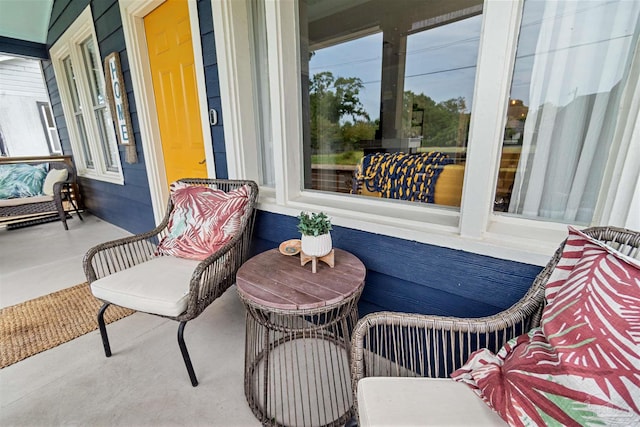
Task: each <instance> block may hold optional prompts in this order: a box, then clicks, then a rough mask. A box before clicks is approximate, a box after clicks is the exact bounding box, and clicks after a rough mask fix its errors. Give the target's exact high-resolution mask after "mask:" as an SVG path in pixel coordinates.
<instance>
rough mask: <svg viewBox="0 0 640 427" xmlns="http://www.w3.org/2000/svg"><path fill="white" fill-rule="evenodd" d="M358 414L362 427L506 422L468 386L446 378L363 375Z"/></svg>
mask: <svg viewBox="0 0 640 427" xmlns="http://www.w3.org/2000/svg"><path fill="white" fill-rule="evenodd" d="M358 416H359V417H360V424H359V425H360V426H361V427H374V426H375V427H382V426H397V427H401V426H496V425H498V426H503V425H506V423H505V422H504V421H503V420H502V418H500V416H499V415H498V414H497V413H496V412H494V411H493V410H491V408H489V406H488V405H487V404H486V403H484V402H483V401H482V399H480V397H478V396H477V395H476V394H475V393H474V392H473V390H471V389H470V388H469V386H467V385H466V384H462V383H458V382H455V381H453V380H450V379H447V378H398V377H368V378H364V379H362V380H360V381H359V382H358Z"/></svg>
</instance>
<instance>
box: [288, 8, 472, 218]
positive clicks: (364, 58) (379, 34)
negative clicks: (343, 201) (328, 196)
mask: <svg viewBox="0 0 640 427" xmlns="http://www.w3.org/2000/svg"><path fill="white" fill-rule="evenodd" d="M481 12H482V2H479V1H454V2H419V3H418V2H415V1H410V0H404V1H396V2H388V1H384V0H371V1H361V0H360V1H358V0H353V1H341V2H335V1H332V0H322V1H317V2H308V3H307V2H300V17H301V20H300V21H301V41H302V46H301V49H302V51H301V57H302V58H303V60H304V59H306V58H308V64H304V63H303V67H302V69H303V70H305V71H303V76H302V87H303V100H302V105H303V117H308V120H305V121H304V122H305V129H304V136H305V138H304V159H305V188H307V189H314V190H323V191H332V192H341V193H353V194H358V195H366V196H373V197H383V198H388V199H399V200H407V201H416V202H427V203H436V204H441V205H450V206H455V207H459V206H460V196H461V192H462V178H463V175H464V162H465V158H466V147H467V140H468V128H469V118H470V111H471V105H472V102H473V88H474V81H475V72H476V62H477V52H478V46H479V40H480V27H481V16H480V14H481ZM305 24H306V25H305ZM306 65H308V68H307V67H306ZM307 70H308V71H307Z"/></svg>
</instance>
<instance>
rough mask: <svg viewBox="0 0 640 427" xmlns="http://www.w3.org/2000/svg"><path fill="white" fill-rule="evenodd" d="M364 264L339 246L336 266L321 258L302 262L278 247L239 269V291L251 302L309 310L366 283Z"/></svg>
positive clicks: (284, 308)
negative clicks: (315, 266) (313, 262)
mask: <svg viewBox="0 0 640 427" xmlns="http://www.w3.org/2000/svg"><path fill="white" fill-rule="evenodd" d="M365 274H366V270H365V267H364V264H362V262H361V261H360V260H359V259H358V258H356V257H355V256H354V255H352V254H350V253H349V252H346V251H343V250H341V249H335V266H334V268H331V267H329V266H328V265H326V264H324V263H323V262H320V261H318V272H317V273H315V274H314V273H312V272H311V264H310V263H309V264H307V265H305V266H301V265H300V256H299V255H293V256H288V255H283V254H281V253H280V251H279V250H278V249H272V250H269V251H266V252H263V253H261V254H258V255H256V256H254V257H253V258H251V259H250V260H248V261H247V262H245V263H244V264H243V265H242V267H240V269H239V270H238V274H237V275H236V283H237V287H238V292H239V293H240V294H241V295H242V296H243V297H244V298H245V299H248V300H249V301H253V302H255V303H257V304H259V305H261V306H266V307H271V308H276V309H281V310H308V309H314V308H320V307H324V306H327V305H331V304H335V303H338V302H340V301H342V300H344V299H345V298H348V297H349V296H351V295H353V294H354V292H356V291H358V290H359V289H360V288H361V287H362V286H363V285H364V277H365Z"/></svg>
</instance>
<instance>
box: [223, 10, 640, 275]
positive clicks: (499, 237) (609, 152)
mask: <svg viewBox="0 0 640 427" xmlns="http://www.w3.org/2000/svg"><path fill="white" fill-rule="evenodd" d="M529 2H530V0H517V1H511V2H505V1H500V0H486V1H484V2H482V3H481V2H476V1H473V0H470V1H464V2H463V1H460V2H458V1H455V2H428V1H425V2H411V1H407V2H404V1H403V2H400V1H398V2H387V1H380V0H351V1H348V2H347V1H341V2H335V1H331V0H317V1H305V0H299V1H297V2H265V3H264V8H265V9H264V17H263V18H262V19H264V26H265V28H266V30H265V31H264V32H263V33H261V34H265V35H266V39H267V46H266V49H264V47H263V48H262V51H261V52H262V53H261V55H266V57H267V58H266V60H265V58H264V57H262V58H258V61H259V63H260V64H264V65H266V67H265V68H266V69H263V71H262V72H263V74H262V76H261V78H262V79H263V80H261V81H259V79H257V78H255V77H254V80H253V81H251V82H250V83H251V84H249V82H248V81H246V79H242V80H239V79H237V78H234V72H235V70H240V69H243V67H244V66H246V67H252V66H255V63H252V61H250V60H249V59H247V55H244V54H243V52H246V51H247V50H251V49H253V51H252V52H253V54H255V52H256V47H255V46H251V45H249V44H243V39H242V37H241V35H242V34H247V33H250V31H249V29H248V28H246V26H247V25H248V24H247V23H246V22H245V21H243V20H242V19H240V18H235V17H236V16H238V17H241V16H246V13H245V14H244V15H243V12H245V11H243V10H239V9H241V5H242V2H232V6H230V8H229V9H226V8H223V7H221V6H220V5H218V3H213V7H214V13H213V14H214V20H215V25H216V46H217V48H218V53H219V56H218V60H219V64H220V66H221V67H222V71H224V72H221V74H220V76H221V89H222V90H228V92H226V93H225V94H226V96H225V97H224V98H223V108H225V105H224V102H231V103H232V106H236V108H235V109H233V111H242V112H243V113H245V115H242V117H237V123H236V124H235V126H236V127H237V128H238V129H242V131H243V132H245V133H246V134H247V135H248V134H250V133H249V132H247V130H251V129H247V128H244V127H242V126H246V124H247V123H257V121H258V120H260V117H262V119H264V120H266V121H267V124H268V126H266V127H265V126H263V127H262V129H268V132H267V135H262V134H260V132H256V134H255V138H247V137H246V136H244V135H243V134H241V133H240V132H229V133H227V132H226V128H225V137H227V136H228V138H226V142H227V144H228V145H229V146H230V147H232V149H233V152H231V149H229V150H228V153H230V156H229V158H230V164H231V165H233V166H234V167H235V168H236V170H237V171H240V172H242V175H239V176H243V177H247V178H252V179H256V180H258V181H261V182H264V180H263V179H261V178H260V177H259V174H260V173H261V172H260V167H261V166H260V165H259V162H260V159H256V158H254V153H255V152H256V151H260V149H261V144H262V149H263V150H266V151H268V150H272V152H271V153H270V155H271V156H272V157H271V158H272V159H273V165H272V166H270V167H272V168H273V169H272V170H273V176H274V180H273V182H274V188H273V189H266V190H268V191H261V209H263V210H266V211H271V212H276V213H281V214H287V215H292V216H294V215H297V214H299V212H300V210H313V211H319V210H323V211H325V212H327V213H328V214H329V215H330V216H331V217H332V218H333V219H334V223H335V224H336V225H340V226H346V227H350V228H354V229H358V230H363V231H367V232H372V233H379V234H384V235H389V236H394V237H399V238H403V239H409V240H415V241H419V242H423V243H430V244H435V245H440V246H446V247H451V248H455V249H462V250H466V251H471V252H475V253H480V254H484V255H489V256H495V257H500V258H504V259H511V260H515V261H520V262H526V263H535V264H540V265H543V264H544V263H546V262H547V261H548V259H549V256H550V255H551V254H552V253H553V251H554V250H555V248H557V245H558V243H559V242H560V241H561V240H562V239H563V238H564V237H565V236H566V223H567V222H569V223H575V224H593V225H597V224H611V225H617V226H623V227H629V228H637V227H640V223H639V222H638V221H640V215H638V208H636V207H635V206H636V205H638V206H640V205H639V204H638V203H637V200H638V194H640V187H639V186H640V181H638V170H640V152H638V151H639V150H640V146H639V145H638V144H637V138H638V135H640V120H638V117H639V112H640V102H638V101H637V100H638V99H640V79H639V76H640V55H639V54H638V52H640V47H639V45H638V36H639V33H640V31H639V30H638V28H636V27H634V28H632V29H631V30H630V31H631V33H633V36H632V38H631V39H629V40H630V41H628V44H627V47H626V49H627V50H626V51H624V49H623V50H620V49H618V50H616V51H611V52H608V50H607V49H604V52H605V53H607V52H608V54H609V55H611V58H612V59H613V57H615V58H617V59H618V60H619V61H621V62H619V61H601V60H599V59H598V57H591V58H590V59H589V58H588V57H586V58H585V60H586V62H581V63H579V64H575V65H576V67H575V69H574V71H575V70H577V69H582V70H584V71H587V70H590V69H592V68H599V69H600V70H601V71H602V75H607V76H614V75H616V74H617V75H618V76H620V79H619V80H615V81H619V82H620V83H619V84H618V85H619V86H620V88H621V90H620V91H619V94H618V95H617V96H618V99H617V102H618V106H617V107H611V108H612V109H611V111H615V112H616V113H617V116H616V117H614V116H607V117H611V119H612V120H613V123H611V125H612V126H613V127H614V129H613V130H612V131H611V132H613V135H612V136H611V137H610V142H609V143H608V144H607V146H608V148H605V151H606V155H605V156H601V155H600V154H599V153H598V154H597V156H596V157H598V158H600V157H603V158H604V163H603V164H600V166H599V167H602V168H603V170H604V172H599V173H598V174H595V175H594V176H593V177H592V178H590V179H592V182H591V183H595V185H594V186H592V187H589V188H591V189H592V191H591V193H593V194H592V196H595V202H593V201H592V202H591V206H592V207H591V208H590V209H591V211H592V213H591V214H590V215H592V216H591V219H588V220H584V222H583V221H582V220H580V219H577V218H576V219H571V220H564V219H558V218H555V217H552V216H540V215H538V214H535V215H529V214H523V213H518V212H516V211H514V212H509V205H510V204H511V199H513V196H512V193H513V192H514V183H515V182H516V181H517V178H516V173H517V171H518V170H520V173H523V172H522V171H525V170H527V169H524V168H523V167H521V166H520V158H521V156H520V155H519V154H518V158H517V159H514V157H513V156H514V155H513V152H514V151H515V152H518V153H519V152H520V151H522V150H523V148H522V147H524V145H525V141H526V138H527V136H526V134H525V132H526V131H525V127H526V126H527V123H529V122H530V121H531V120H530V119H531V112H530V109H531V105H532V103H531V101H530V100H529V98H528V97H524V96H521V95H518V94H517V93H518V90H519V91H520V93H521V92H522V91H523V88H524V91H525V92H527V93H528V92H529V91H530V90H531V88H535V87H537V86H536V84H535V83H534V84H530V82H531V81H533V77H532V76H533V75H534V74H535V73H534V72H532V71H531V70H533V69H534V68H532V65H533V63H534V62H535V61H537V56H538V53H539V51H536V49H535V46H536V44H537V38H538V34H540V33H542V32H543V31H544V32H547V31H551V34H558V32H557V31H559V30H558V29H557V28H555V29H554V28H546V29H544V30H542V29H541V25H540V22H538V23H537V24H536V23H535V22H536V18H535V15H531V14H530V13H531V12H530V11H529V8H530V7H532V6H539V7H543V8H544V7H546V6H548V4H555V3H565V2H553V1H549V2H547V1H531V3H533V5H530V4H528V3H529ZM566 3H573V4H574V5H575V4H578V5H580V4H582V3H585V4H587V5H592V6H593V5H604V6H603V7H604V8H605V9H607V13H609V12H611V10H617V14H616V16H624V15H629V16H628V19H629V22H632V21H633V20H634V19H637V15H633V12H631V11H630V10H626V11H623V9H620V8H619V7H618V6H619V5H620V4H624V3H629V2H625V1H614V2H610V1H604V0H603V1H594V2H566ZM390 5H391V6H390ZM439 7H443V8H446V9H438V8H439ZM236 9H238V10H236ZM391 9H393V10H391ZM395 9H400V10H395ZM401 10H410V11H411V13H409V14H408V16H409V17H410V18H411V19H406V20H405V21H402V22H404V24H403V25H405V27H404V28H405V31H402V30H401V29H400V28H401V27H398V30H395V29H394V28H395V27H393V28H391V30H387V33H386V35H385V28H386V26H387V25H390V24H389V22H388V21H389V19H390V17H392V16H394V14H401V13H402V12H401ZM380 11H382V12H383V13H382V14H380V13H379V12H380ZM567 13H568V11H567ZM376 14H377V16H379V18H377V21H376V19H374V18H372V16H374V15H376ZM603 15H606V14H603ZM563 16H564V15H563ZM311 17H313V18H311ZM329 17H333V19H330V18H329ZM254 19H255V16H254ZM537 20H538V21H539V20H540V15H538V19H537ZM576 20H579V19H577V18H576ZM407 22H408V24H407ZM529 24H534V25H529ZM398 25H400V23H399V24H398ZM536 25H537V27H538V28H537V29H535V27H536ZM564 25H568V23H565V24H564ZM568 26H569V27H570V25H568ZM255 28H256V27H255V24H254V27H253V29H255ZM609 28H616V31H618V33H616V34H622V33H621V31H623V30H622V27H618V26H617V24H616V25H609ZM534 29H535V31H533V30H534ZM394 31H396V33H395V35H393V36H392V34H394V33H393V32H394ZM478 31H479V33H478ZM626 34H630V32H629V30H627V33H626ZM385 37H390V38H389V39H386V38H385ZM606 39H611V42H612V43H617V42H616V40H617V36H615V35H610V36H607V37H606V38H605V41H606ZM527 40H528V42H526V41H527ZM386 42H388V43H391V42H394V43H396V44H397V46H395V47H394V49H396V50H395V51H393V50H391V51H389V52H387V53H388V54H396V53H397V54H398V55H396V56H397V58H395V59H393V61H395V62H393V61H392V60H391V59H388V58H387V59H386V60H385V52H386V50H385V49H387V50H388V49H391V47H389V46H386V44H385V43H386ZM525 42H526V43H528V45H527V46H525ZM388 43H387V44H388ZM385 46H386V47H385ZM527 47H528V50H527V49H526V48H527ZM265 50H266V51H265ZM345 51H347V52H350V53H347V54H345ZM376 51H377V52H378V55H376V54H375V52H376ZM623 51H624V52H626V53H625V54H623ZM632 52H634V53H632ZM438 54H447V55H448V56H449V58H448V60H449V61H452V62H450V63H449V64H448V65H446V66H444V65H443V66H438V65H440V63H442V62H443V60H440V59H438ZM625 55H626V56H625ZM401 57H402V58H401ZM620 58H623V59H620ZM329 59H336V60H335V61H333V60H332V61H330V60H329ZM385 61H387V62H385ZM527 61H528V62H529V63H530V64H529V66H528V68H527V66H526V62H527ZM227 64H229V65H227ZM360 64H365V66H362V67H360V66H359V65H360ZM556 65H557V64H556ZM578 65H579V66H580V67H577V66H578ZM225 67H226V68H225ZM394 67H395V69H394ZM527 69H528V70H529V71H527V72H525V73H523V72H521V70H525V71H526V70H527ZM554 70H558V68H557V67H555V66H554ZM568 70H570V69H568ZM328 73H331V74H332V76H330V75H329V74H328ZM458 73H459V74H458ZM572 73H573V72H562V73H559V74H560V75H561V76H562V78H564V79H566V80H567V81H571V80H572V79H575V78H576V77H575V75H574V74H572ZM422 74H424V75H422ZM314 76H316V78H315V80H314ZM523 76H524V77H523ZM339 77H342V78H343V79H344V80H342V81H340V82H339V85H338V87H337V88H336V82H337V81H338V78H339ZM439 78H443V79H444V80H443V81H439V80H436V79H439ZM347 79H351V80H348V81H347ZM386 79H389V82H386ZM525 80H526V81H527V86H522V85H521V83H522V82H524V81H525ZM549 81H551V80H549ZM265 82H267V83H268V87H267V88H265V87H261V86H262V85H264V84H265ZM376 82H377V83H376ZM376 84H378V85H379V87H377V86H376ZM554 84H556V83H554ZM614 84H615V83H614ZM340 85H342V87H340ZM543 87H544V86H543ZM623 87H624V89H622V88H623ZM344 88H347V89H349V88H350V89H351V92H350V94H351V95H353V94H356V95H357V100H358V101H359V102H360V103H359V104H358V103H353V102H351V103H349V102H343V103H342V104H343V105H342V107H341V108H335V105H334V106H332V102H333V100H335V99H343V101H344V100H346V101H353V100H354V99H355V98H354V97H349V96H345V95H348V93H347V91H345V90H343V89H344ZM383 88H386V89H383ZM353 89H357V93H356V92H355V90H353ZM442 89H445V90H447V91H448V92H446V93H445V94H444V95H442V98H440V97H439V96H438V95H436V94H437V92H438V91H439V90H442ZM609 89H611V87H609V88H608V89H607V90H609ZM264 90H266V91H267V92H268V96H267V98H268V99H267V100H264V99H262V100H261V101H260V103H261V105H262V108H267V109H268V111H267V112H266V113H267V114H264V115H261V114H258V113H257V112H254V111H251V110H252V108H254V107H255V105H256V104H254V102H255V100H256V99H258V98H260V96H261V95H260V94H261V93H263V94H264V92H263V91H264ZM609 91H610V90H609ZM408 92H411V93H408ZM597 93H598V94H599V93H600V92H597ZM419 94H425V99H424V100H423V99H422V98H421V97H420V96H418V95H419ZM340 96H342V97H343V98H340ZM427 96H428V97H429V98H431V99H432V100H433V101H434V103H429V104H428V103H427V102H425V101H426V97H427ZM312 97H315V98H316V99H313V100H312ZM458 98H464V101H465V102H464V106H463V105H462V104H461V103H455V102H454V103H453V105H450V106H451V107H453V108H450V109H446V108H442V109H440V110H437V109H436V110H435V112H445V111H446V114H441V115H438V114H435V112H434V110H429V108H428V107H429V106H431V107H433V106H434V105H437V104H438V103H439V102H442V101H447V100H451V99H453V100H457V99H458ZM594 99H595V98H594ZM226 100H230V101H226ZM247 100H250V101H247ZM296 100H297V101H298V102H296ZM243 103H244V104H243ZM376 103H378V108H376V107H375V104H376ZM592 103H593V102H592V100H590V101H589V102H587V105H588V106H589V105H591V104H592ZM542 104H544V102H543V103H542ZM542 104H541V105H542ZM238 105H244V106H246V108H244V109H240V108H237V106H238ZM351 107H354V108H352V109H350V108H351ZM585 111H587V113H586V114H588V116H589V118H590V120H587V121H586V122H592V121H593V120H592V119H594V118H595V117H596V115H594V114H593V111H592V110H589V109H587V110H585ZM249 112H250V113H249ZM340 113H343V114H340ZM352 113H353V114H352ZM361 113H366V114H361ZM523 114H524V116H523ZM367 116H368V117H367ZM314 117H315V119H314ZM442 117H444V119H442V120H438V119H439V118H442ZM454 118H455V120H454ZM314 120H315V121H314ZM385 120H386V121H385ZM572 120H573V119H572ZM389 122H392V123H393V127H391V128H389V129H387V128H385V126H387V124H389ZM454 122H455V126H454ZM586 122H584V121H583V123H586ZM228 123H229V122H227V124H228ZM347 123H350V124H351V126H346V125H347ZM536 123H539V120H536V121H535V123H530V124H529V125H528V126H532V125H535V124H536ZM577 123H578V122H577V121H576V127H579V126H578V125H577ZM430 124H432V125H433V124H436V126H431V127H430ZM356 125H357V126H356ZM241 127H242V128H241ZM353 128H359V131H360V133H357V132H356V133H355V135H356V137H355V138H351V139H350V137H351V136H353V135H354V133H349V132H346V130H349V131H352V130H354V129H353ZM234 129H235V128H234ZM531 129H535V128H531ZM540 130H541V129H537V130H534V132H538V133H539V132H540ZM440 131H441V132H440ZM251 135H252V136H253V135H254V134H251ZM372 135H373V136H372ZM243 136H244V137H243ZM420 136H422V138H420ZM254 140H255V147H254V146H253V145H252V144H254ZM266 141H269V143H270V144H271V146H270V147H269V148H267V145H266V144H265V142H266ZM429 141H433V144H431V145H430V144H429ZM383 144H384V145H383ZM603 146H604V145H603ZM345 148H349V149H348V150H347V149H345ZM365 148H366V149H369V148H371V149H372V150H378V151H382V149H387V150H390V154H393V153H399V152H403V153H404V152H407V153H410V154H418V153H422V152H423V151H424V150H426V151H428V150H429V149H430V148H438V149H439V150H441V151H445V153H446V154H447V156H448V157H449V158H450V159H451V160H452V161H453V164H455V165H457V166H458V167H460V168H462V170H463V177H462V180H463V181H462V182H463V185H462V189H461V197H460V199H459V200H458V201H455V202H453V203H452V204H449V205H447V204H446V203H438V202H437V201H434V203H423V202H422V201H418V202H412V201H407V200H402V199H401V198H398V199H394V198H386V199H385V198H380V197H371V195H366V194H351V191H352V190H351V188H352V184H353V180H352V176H353V175H352V174H353V170H354V168H355V167H357V162H359V161H360V159H361V158H362V157H364V155H365V153H364V152H365ZM599 149H600V148H599ZM323 150H324V151H323ZM340 151H341V152H342V153H341V154H345V153H347V152H348V151H352V152H356V154H355V155H344V156H341V155H339V152H340ZM360 151H361V153H360ZM503 153H504V154H503ZM510 155H511V156H512V157H510ZM338 158H341V160H340V161H343V159H344V162H345V164H339V163H340V161H339V160H338ZM528 164H529V165H531V164H534V165H535V164H539V161H538V162H534V163H528ZM543 164H544V162H543ZM236 165H237V166H236ZM262 167H264V164H263V165H262ZM529 169H531V168H529ZM339 174H341V175H340V177H338V175H339ZM509 174H510V176H509ZM441 176H442V175H441ZM318 177H320V178H323V177H328V178H329V179H324V178H323V179H318ZM591 183H589V184H588V185H591ZM350 185H351V187H350ZM263 188H264V187H263ZM263 188H261V190H262V189H263ZM457 188H458V190H457V191H460V190H459V188H460V186H459V185H458V187H457ZM522 189H523V190H525V193H526V192H527V189H526V188H525V187H524V186H523V187H522ZM519 191H520V190H519ZM453 193H454V191H453V190H452V189H451V187H449V194H453ZM376 196H377V195H376ZM590 197H591V196H590Z"/></svg>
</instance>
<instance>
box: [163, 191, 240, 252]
mask: <svg viewBox="0 0 640 427" xmlns="http://www.w3.org/2000/svg"><path fill="white" fill-rule="evenodd" d="M171 199H172V200H173V203H174V205H175V206H174V209H173V211H172V212H171V216H170V218H169V225H168V231H169V234H168V235H167V236H165V237H164V238H163V239H162V241H161V242H160V245H159V246H158V250H157V254H159V255H171V256H175V257H180V258H189V259H195V260H203V259H205V258H207V257H208V256H209V255H212V254H213V253H214V252H216V251H217V250H219V249H220V248H222V247H223V246H224V245H225V244H226V243H228V242H229V241H230V240H231V239H232V238H233V236H234V235H235V233H237V232H238V230H239V229H240V223H241V221H242V216H243V215H244V212H245V209H246V207H247V204H248V202H249V187H248V186H246V185H245V186H242V187H240V188H238V189H237V190H233V191H229V192H228V193H227V192H224V191H222V190H214V189H211V188H208V187H200V186H194V185H186V184H182V183H173V184H171Z"/></svg>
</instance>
